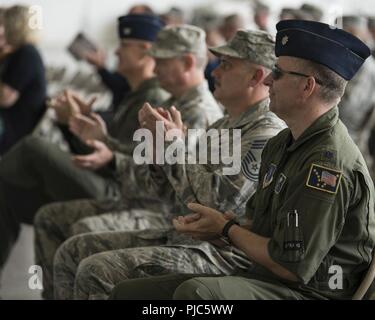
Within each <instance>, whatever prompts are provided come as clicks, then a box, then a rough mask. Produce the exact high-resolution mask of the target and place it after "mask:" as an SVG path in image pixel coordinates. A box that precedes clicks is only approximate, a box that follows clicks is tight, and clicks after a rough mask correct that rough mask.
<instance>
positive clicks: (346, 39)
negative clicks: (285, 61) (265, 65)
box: [275, 20, 371, 80]
mask: <svg viewBox="0 0 375 320" xmlns="http://www.w3.org/2000/svg"><path fill="white" fill-rule="evenodd" d="M276 29H277V35H276V47H275V54H276V56H277V57H279V56H292V57H297V58H302V59H306V60H311V61H313V62H316V63H319V64H322V65H324V66H326V67H328V68H329V69H331V70H332V71H334V72H336V73H337V74H338V75H340V76H341V77H343V78H344V79H345V80H350V79H351V78H353V76H354V75H355V74H356V72H357V71H358V69H359V68H360V67H361V66H362V64H363V63H364V61H365V60H366V59H367V57H369V55H370V54H371V52H370V49H369V48H368V47H367V46H366V45H365V44H364V43H363V42H362V41H361V40H359V39H358V38H357V37H355V36H353V35H352V34H350V33H348V32H345V31H344V30H341V29H338V28H336V27H334V26H330V25H328V24H325V23H321V22H315V21H305V20H284V21H280V22H279V23H277V25H276Z"/></svg>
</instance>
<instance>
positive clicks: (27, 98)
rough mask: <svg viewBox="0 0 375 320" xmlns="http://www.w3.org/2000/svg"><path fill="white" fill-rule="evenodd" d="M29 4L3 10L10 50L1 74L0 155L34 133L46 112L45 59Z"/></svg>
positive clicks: (6, 37)
mask: <svg viewBox="0 0 375 320" xmlns="http://www.w3.org/2000/svg"><path fill="white" fill-rule="evenodd" d="M30 19H31V15H30V10H29V8H28V7H24V6H12V7H9V8H7V9H5V11H4V13H3V26H4V31H5V39H6V43H7V45H8V47H9V48H10V53H8V54H7V56H6V57H5V59H4V62H3V67H2V72H1V74H0V118H1V122H2V124H3V130H2V132H1V133H0V155H3V154H4V153H5V152H7V151H8V150H9V149H10V148H11V147H12V146H13V145H14V144H15V143H16V142H17V141H18V140H20V139H21V138H22V137H24V136H25V135H27V134H29V133H31V132H32V130H33V128H34V127H35V125H36V124H37V122H38V121H39V119H40V118H41V116H42V115H43V113H44V111H45V98H46V79H45V69H44V65H43V61H42V58H41V56H40V54H39V52H38V50H37V49H36V48H35V44H36V30H33V29H32V25H31V23H30V21H31V20H30Z"/></svg>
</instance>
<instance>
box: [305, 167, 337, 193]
mask: <svg viewBox="0 0 375 320" xmlns="http://www.w3.org/2000/svg"><path fill="white" fill-rule="evenodd" d="M341 176H342V173H341V171H338V170H334V169H331V168H327V167H324V166H321V165H317V164H314V163H313V164H312V165H311V168H310V172H309V176H308V177H307V181H306V186H307V187H309V188H313V189H317V190H320V191H323V192H327V193H331V194H336V193H337V190H338V188H339V185H340V181H341Z"/></svg>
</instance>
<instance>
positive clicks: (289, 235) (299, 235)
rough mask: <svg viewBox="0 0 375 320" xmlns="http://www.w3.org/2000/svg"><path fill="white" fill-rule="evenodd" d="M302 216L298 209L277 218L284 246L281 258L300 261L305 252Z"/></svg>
mask: <svg viewBox="0 0 375 320" xmlns="http://www.w3.org/2000/svg"><path fill="white" fill-rule="evenodd" d="M300 220H301V216H300V214H299V213H298V212H297V210H290V211H286V212H284V213H282V214H281V215H280V216H279V217H277V219H276V221H277V222H276V223H277V226H276V227H277V228H278V229H279V235H280V241H281V246H282V252H283V253H282V255H281V260H283V261H284V262H299V261H301V260H302V259H303V256H304V253H305V247H304V241H303V230H302V228H301V221H300Z"/></svg>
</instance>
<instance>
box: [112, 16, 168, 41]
mask: <svg viewBox="0 0 375 320" xmlns="http://www.w3.org/2000/svg"><path fill="white" fill-rule="evenodd" d="M163 26H164V24H163V22H162V21H161V20H160V18H159V17H157V16H154V15H150V14H128V15H126V16H122V17H120V18H118V32H119V37H120V38H121V39H139V40H144V41H150V42H154V41H155V39H156V35H157V34H158V32H159V31H160V29H161V28H163Z"/></svg>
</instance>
